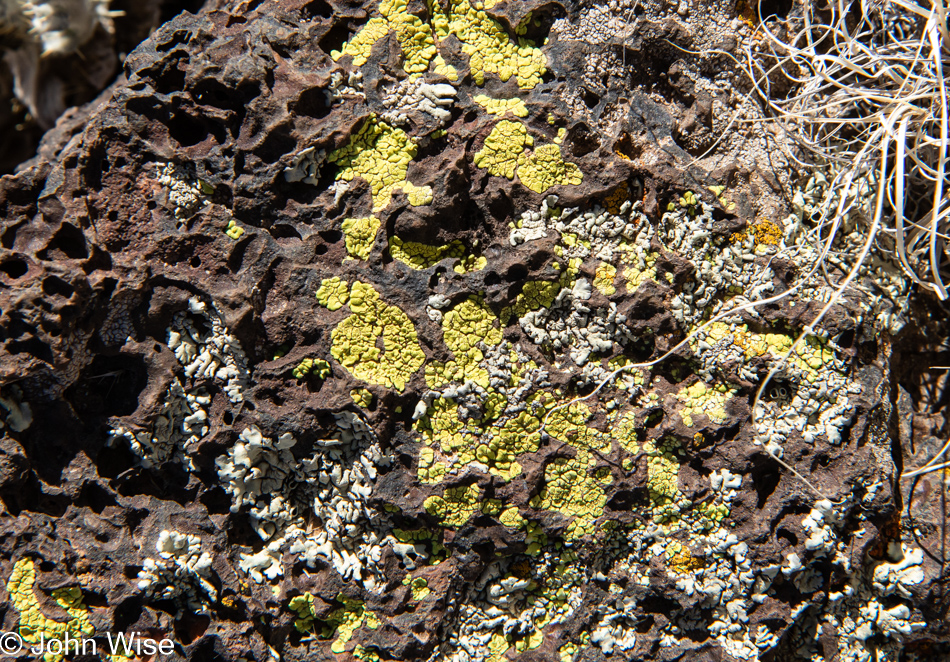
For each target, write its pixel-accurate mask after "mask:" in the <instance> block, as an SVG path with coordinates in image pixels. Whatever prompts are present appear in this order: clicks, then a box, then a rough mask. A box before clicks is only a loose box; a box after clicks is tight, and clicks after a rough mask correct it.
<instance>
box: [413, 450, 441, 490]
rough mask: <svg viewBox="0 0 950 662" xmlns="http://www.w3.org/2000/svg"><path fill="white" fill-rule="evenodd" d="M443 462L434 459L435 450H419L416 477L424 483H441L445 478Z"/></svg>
mask: <svg viewBox="0 0 950 662" xmlns="http://www.w3.org/2000/svg"><path fill="white" fill-rule="evenodd" d="M445 470H446V469H445V464H443V463H442V462H436V461H435V451H434V450H432V449H431V448H423V449H421V450H420V451H419V470H418V472H417V474H416V477H417V478H418V479H419V482H421V483H425V484H426V485H435V484H436V483H441V482H442V479H443V478H445Z"/></svg>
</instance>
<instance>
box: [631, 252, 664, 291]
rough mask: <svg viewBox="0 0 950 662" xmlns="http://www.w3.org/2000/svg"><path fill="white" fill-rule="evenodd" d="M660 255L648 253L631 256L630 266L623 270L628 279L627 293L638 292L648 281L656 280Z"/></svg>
mask: <svg viewBox="0 0 950 662" xmlns="http://www.w3.org/2000/svg"><path fill="white" fill-rule="evenodd" d="M657 257H659V254H658V253H654V252H652V251H648V252H646V253H644V254H643V255H642V256H629V260H630V262H631V264H630V266H628V267H627V268H625V269H624V270H623V275H624V277H625V278H626V279H627V291H628V292H636V291H637V288H638V287H640V285H642V284H643V283H644V281H648V280H656V259H657Z"/></svg>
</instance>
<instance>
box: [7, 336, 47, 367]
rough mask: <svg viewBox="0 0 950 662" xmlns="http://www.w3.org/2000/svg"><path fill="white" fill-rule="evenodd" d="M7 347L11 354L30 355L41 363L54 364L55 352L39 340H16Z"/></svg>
mask: <svg viewBox="0 0 950 662" xmlns="http://www.w3.org/2000/svg"><path fill="white" fill-rule="evenodd" d="M7 347H8V349H9V351H10V353H11V354H29V355H30V356H32V357H34V358H37V359H39V360H40V361H46V362H47V363H50V364H52V363H53V350H51V349H50V348H49V346H48V345H47V344H46V343H44V342H43V341H42V340H40V339H39V338H29V339H27V340H14V341H13V342H11V343H10V344H9V345H7Z"/></svg>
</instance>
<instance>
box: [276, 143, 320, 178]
mask: <svg viewBox="0 0 950 662" xmlns="http://www.w3.org/2000/svg"><path fill="white" fill-rule="evenodd" d="M326 159H327V153H326V150H322V149H317V148H316V147H308V148H306V149H302V150H300V151H299V152H297V153H296V154H294V156H293V157H292V158H291V160H290V165H289V166H287V167H286V168H285V169H284V179H286V180H287V181H288V182H291V183H293V182H306V183H307V184H312V185H314V186H316V185H317V183H318V182H319V181H320V168H321V167H322V166H323V162H324V161H326Z"/></svg>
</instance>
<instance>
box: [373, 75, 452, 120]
mask: <svg viewBox="0 0 950 662" xmlns="http://www.w3.org/2000/svg"><path fill="white" fill-rule="evenodd" d="M455 95H456V90H455V88H454V87H452V86H451V85H449V84H447V83H427V82H425V80H424V79H422V78H406V79H404V80H401V81H399V82H398V83H397V84H396V85H394V86H393V87H392V88H391V89H390V90H389V91H387V92H386V94H385V96H383V106H385V107H386V109H387V110H386V112H384V113H383V114H382V118H383V119H384V120H385V121H386V122H388V123H389V124H394V125H400V126H402V125H405V124H407V123H408V122H409V121H410V119H412V116H413V115H414V114H416V115H419V114H421V115H428V116H429V117H431V118H432V119H433V120H435V122H436V123H437V124H438V125H439V126H440V127H441V126H444V125H445V124H446V122H448V121H449V119H451V117H452V105H453V104H454V103H455Z"/></svg>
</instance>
